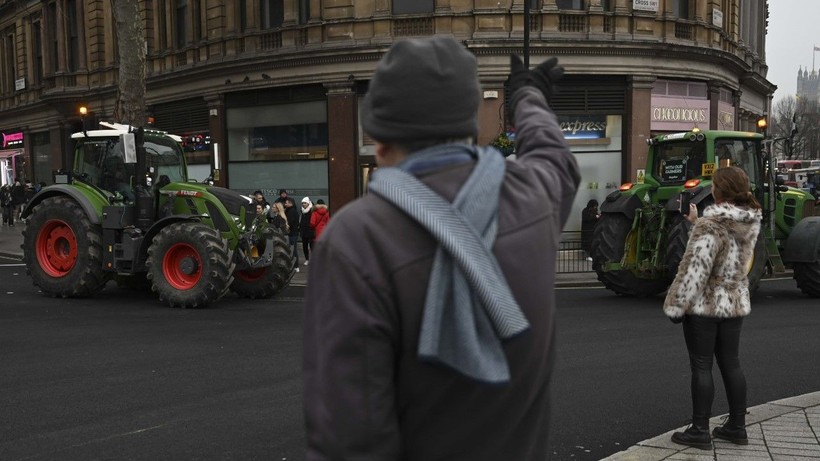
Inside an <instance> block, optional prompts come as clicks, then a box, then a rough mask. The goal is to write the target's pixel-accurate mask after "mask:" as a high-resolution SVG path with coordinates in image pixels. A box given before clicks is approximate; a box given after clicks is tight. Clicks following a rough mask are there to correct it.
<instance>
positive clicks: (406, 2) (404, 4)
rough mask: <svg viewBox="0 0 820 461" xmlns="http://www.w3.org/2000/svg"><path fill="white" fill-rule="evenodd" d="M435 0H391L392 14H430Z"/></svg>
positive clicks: (433, 8)
mask: <svg viewBox="0 0 820 461" xmlns="http://www.w3.org/2000/svg"><path fill="white" fill-rule="evenodd" d="M434 10H435V0H393V14H424V13H429V14H432V13H433V11H434Z"/></svg>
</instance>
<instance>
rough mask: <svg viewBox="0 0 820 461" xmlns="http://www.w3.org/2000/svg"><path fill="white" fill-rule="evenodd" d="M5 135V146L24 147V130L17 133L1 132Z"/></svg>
mask: <svg viewBox="0 0 820 461" xmlns="http://www.w3.org/2000/svg"><path fill="white" fill-rule="evenodd" d="M0 135H2V136H3V148H4V149H5V148H7V147H23V132H22V131H20V132H17V133H8V134H6V133H0Z"/></svg>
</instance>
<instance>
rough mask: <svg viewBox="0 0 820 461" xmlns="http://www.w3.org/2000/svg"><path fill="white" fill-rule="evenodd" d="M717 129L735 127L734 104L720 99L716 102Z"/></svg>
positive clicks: (731, 128)
mask: <svg viewBox="0 0 820 461" xmlns="http://www.w3.org/2000/svg"><path fill="white" fill-rule="evenodd" d="M717 123H718V130H734V129H735V106H733V105H731V104H729V103H726V102H723V101H720V102H719V103H718V117H717Z"/></svg>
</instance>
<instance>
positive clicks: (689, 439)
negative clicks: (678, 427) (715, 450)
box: [672, 424, 712, 450]
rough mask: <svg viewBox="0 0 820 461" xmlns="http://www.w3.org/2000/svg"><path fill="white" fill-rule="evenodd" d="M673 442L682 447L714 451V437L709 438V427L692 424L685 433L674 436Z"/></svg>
mask: <svg viewBox="0 0 820 461" xmlns="http://www.w3.org/2000/svg"><path fill="white" fill-rule="evenodd" d="M672 441H673V442H675V443H679V444H681V445H687V446H690V447H695V448H700V449H701V450H711V449H712V437H710V436H709V426H708V425H706V426H699V425H695V424H692V425H691V426H689V428H688V429H686V430H685V431H683V432H675V433H674V434H672Z"/></svg>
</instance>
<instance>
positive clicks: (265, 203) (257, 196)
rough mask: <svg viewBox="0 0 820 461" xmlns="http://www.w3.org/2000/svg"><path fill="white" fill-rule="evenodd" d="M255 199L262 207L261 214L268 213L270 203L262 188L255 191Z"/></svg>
mask: <svg viewBox="0 0 820 461" xmlns="http://www.w3.org/2000/svg"><path fill="white" fill-rule="evenodd" d="M253 200H254V203H255V204H256V205H260V206H261V207H262V213H260V214H267V213H268V212H269V211H270V203H268V201H267V200H266V199H265V194H263V193H262V191H261V190H255V191H253Z"/></svg>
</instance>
